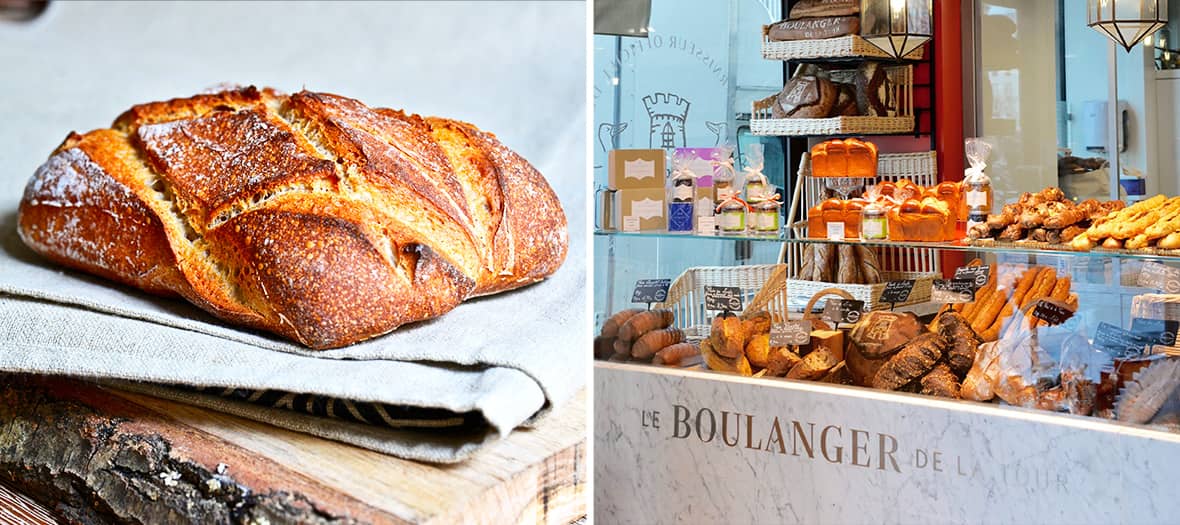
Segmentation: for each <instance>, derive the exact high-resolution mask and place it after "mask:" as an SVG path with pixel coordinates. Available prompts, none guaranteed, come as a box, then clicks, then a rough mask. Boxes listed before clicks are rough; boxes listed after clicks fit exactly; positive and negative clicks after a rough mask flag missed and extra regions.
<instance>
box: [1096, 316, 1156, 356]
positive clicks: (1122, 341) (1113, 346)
mask: <svg viewBox="0 0 1180 525" xmlns="http://www.w3.org/2000/svg"><path fill="white" fill-rule="evenodd" d="M1151 342H1152V340H1151V338H1148V337H1144V336H1142V335H1140V334H1136V333H1134V332H1130V331H1127V330H1123V329H1122V328H1119V327H1117V326H1115V325H1112V324H1110V323H1105V322H1100V323H1098V329H1097V330H1096V331H1095V332H1094V346H1097V347H1099V348H1105V349H1107V350H1109V351H1111V352H1112V353H1113V354H1115V355H1116V356H1121V355H1123V354H1127V353H1138V352H1141V351H1142V350H1143V347H1145V346H1148V345H1150V344H1151Z"/></svg>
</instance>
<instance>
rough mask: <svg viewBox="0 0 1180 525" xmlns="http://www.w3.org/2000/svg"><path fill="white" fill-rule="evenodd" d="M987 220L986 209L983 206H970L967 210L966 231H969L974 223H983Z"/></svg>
mask: <svg viewBox="0 0 1180 525" xmlns="http://www.w3.org/2000/svg"><path fill="white" fill-rule="evenodd" d="M986 222H987V211H985V210H984V209H983V208H971V210H970V211H968V212H967V231H971V227H972V226H975V225H976V224H983V223H986Z"/></svg>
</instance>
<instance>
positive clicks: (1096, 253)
mask: <svg viewBox="0 0 1180 525" xmlns="http://www.w3.org/2000/svg"><path fill="white" fill-rule="evenodd" d="M594 235H596V236H612V237H633V238H649V239H691V240H694V241H700V240H705V241H707V240H725V241H753V242H774V243H784V244H815V243H820V244H854V245H864V246H874V247H885V248H927V249H932V250H941V251H952V252H971V253H994V254H1023V255H1038V256H1059V257H1100V258H1112V259H1137V260H1151V261H1169V262H1178V263H1180V256H1177V255H1157V254H1152V253H1138V252H1131V251H1127V250H1117V251H1116V250H1093V251H1088V252H1079V251H1071V250H1065V249H1062V250H1050V249H1045V248H1033V247H1027V248H1025V247H1017V246H1011V245H1002V246H973V245H968V244H964V243H963V242H962V241H953V242H917V241H911V242H903V241H887V240H882V241H862V240H857V239H845V240H842V241H833V240H830V239H812V238H803V239H800V238H788V237H786V234H785V233H782V234H779V235H777V236H761V235H728V234H727V235H720V234H719V235H716V236H706V235H686V234H683V233H672V232H662V231H639V232H621V231H604V230H595V231H594Z"/></svg>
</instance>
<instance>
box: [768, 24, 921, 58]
mask: <svg viewBox="0 0 1180 525" xmlns="http://www.w3.org/2000/svg"><path fill="white" fill-rule="evenodd" d="M924 53H925V46H920V47H918V48H917V49H915V50H913V51H910V54H908V55H906V56H905V59H906V60H921V59H922V57H923V56H924ZM762 58H765V59H767V60H801V59H812V58H881V59H889V60H892V59H893V57H891V56H889V55H888V54H886V53H885V52H884V51H881V50H880V49H878V48H877V46H874V45H873V44H870V43H869V41H868V40H865V39H863V38H861V37H860V36H859V35H845V36H838V37H835V38H824V39H819V40H789V41H781V42H772V41H771V40H770V26H768V25H764V26H762Z"/></svg>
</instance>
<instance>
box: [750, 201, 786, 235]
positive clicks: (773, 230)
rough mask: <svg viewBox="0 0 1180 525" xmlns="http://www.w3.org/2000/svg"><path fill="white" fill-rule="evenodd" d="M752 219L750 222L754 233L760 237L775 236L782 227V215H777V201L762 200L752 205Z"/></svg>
mask: <svg viewBox="0 0 1180 525" xmlns="http://www.w3.org/2000/svg"><path fill="white" fill-rule="evenodd" d="M753 208H754V211H753V213H752V215H753V218H752V219H751V220H750V223H751V226H753V228H754V232H756V233H758V234H761V235H777V234H778V232H779V228H780V227H781V226H782V215H781V214H780V213H779V202H778V201H777V200H764V201H762V202H759V203H757V204H754V205H753Z"/></svg>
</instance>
